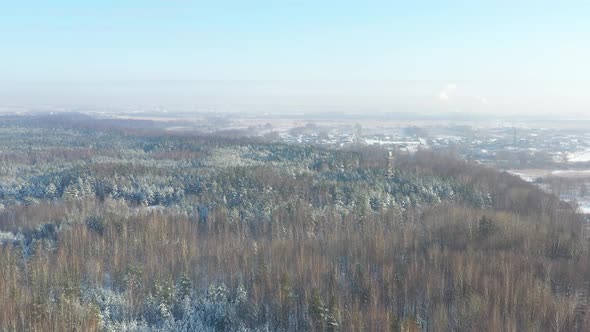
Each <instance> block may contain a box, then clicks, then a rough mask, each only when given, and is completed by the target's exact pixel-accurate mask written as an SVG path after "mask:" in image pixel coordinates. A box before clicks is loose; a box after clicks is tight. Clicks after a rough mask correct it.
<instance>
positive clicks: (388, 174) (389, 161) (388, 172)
mask: <svg viewBox="0 0 590 332" xmlns="http://www.w3.org/2000/svg"><path fill="white" fill-rule="evenodd" d="M394 161H395V157H394V156H393V151H389V153H388V155H387V170H386V172H385V176H386V177H388V178H391V177H393V175H394V172H393V171H394V168H393V162H394Z"/></svg>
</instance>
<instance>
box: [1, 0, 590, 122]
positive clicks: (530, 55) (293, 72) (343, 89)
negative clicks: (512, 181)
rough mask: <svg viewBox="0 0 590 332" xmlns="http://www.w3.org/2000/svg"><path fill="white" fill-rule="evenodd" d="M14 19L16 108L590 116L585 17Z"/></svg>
mask: <svg viewBox="0 0 590 332" xmlns="http://www.w3.org/2000/svg"><path fill="white" fill-rule="evenodd" d="M1 7H2V12H3V13H4V15H3V16H4V19H3V20H2V22H0V31H2V33H0V42H2V45H3V46H4V47H3V49H4V51H3V52H2V54H0V73H2V76H1V77H0V107H35V106H40V105H55V106H64V107H66V108H67V107H72V106H76V105H91V106H96V107H126V106H129V105H134V106H137V107H148V108H149V107H151V108H154V107H171V108H175V107H176V108H183V109H197V108H209V109H211V110H212V111H224V110H227V109H235V110H257V111H268V112H272V111H280V110H281V109H301V110H304V111H310V112H311V111H339V110H343V111H348V110H358V111H370V112H427V113H432V112H434V113H437V112H439V113H441V114H443V113H474V114H500V115H512V114H515V113H517V114H521V115H543V114H547V115H548V116H549V115H551V116H561V117H585V116H587V114H589V113H590V112H589V108H590V107H589V106H590V93H588V92H589V91H588V86H590V84H589V83H590V81H589V77H590V65H589V64H588V61H587V59H588V58H590V47H589V46H588V43H587V40H586V39H587V32H588V31H590V23H589V22H588V20H587V13H588V12H589V11H588V9H590V5H589V4H587V3H583V2H580V3H573V2H572V3H570V4H568V5H564V4H553V3H550V2H538V1H535V2H533V1H530V2H528V1H525V2H520V3H518V4H514V3H512V2H494V3H489V4H470V3H462V2H452V3H447V4H442V3H438V2H426V3H423V4H421V5H417V4H407V3H395V2H386V1H373V2H368V3H363V4H362V5H361V4H355V3H351V2H332V1H327V2H323V3H322V4H317V3H315V2H310V1H300V2H281V3H276V2H266V3H265V2H255V3H248V4H244V3H240V2H229V3H224V4H211V3H202V2H184V1H166V2H163V1H147V2H143V1H141V2H140V1H126V2H125V3H124V4H120V3H116V2H111V1H104V2H101V3H100V4H94V5H92V6H89V5H85V4H82V3H78V2H72V1H67V0H60V1H56V2H52V3H45V2H41V1H33V2H32V3H31V2H29V3H27V4H26V6H25V5H24V4H17V3H13V4H3V5H1Z"/></svg>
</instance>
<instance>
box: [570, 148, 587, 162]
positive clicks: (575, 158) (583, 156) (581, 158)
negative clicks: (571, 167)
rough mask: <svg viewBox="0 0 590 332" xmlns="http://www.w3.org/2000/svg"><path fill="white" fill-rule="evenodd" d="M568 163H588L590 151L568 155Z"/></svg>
mask: <svg viewBox="0 0 590 332" xmlns="http://www.w3.org/2000/svg"><path fill="white" fill-rule="evenodd" d="M567 157H568V161H569V162H572V163H584V162H588V161H590V150H585V151H578V152H572V153H568V155H567Z"/></svg>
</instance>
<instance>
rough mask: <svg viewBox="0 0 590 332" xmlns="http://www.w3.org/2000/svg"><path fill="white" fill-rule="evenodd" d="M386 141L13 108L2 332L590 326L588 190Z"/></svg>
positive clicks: (7, 134) (0, 122) (4, 151)
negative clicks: (279, 137)
mask: <svg viewBox="0 0 590 332" xmlns="http://www.w3.org/2000/svg"><path fill="white" fill-rule="evenodd" d="M387 155H388V151H387V150H385V149H384V148H383V147H366V146H365V147H362V146H358V147H353V148H347V149H339V150H328V149H325V148H320V147H314V146H307V145H287V144H278V143H268V142H265V141H264V140H262V139H258V138H243V139H241V138H227V137H222V136H219V135H211V134H209V135H198V134H190V133H184V132H173V131H166V130H163V129H161V128H159V127H158V126H157V125H154V124H152V123H151V122H150V121H129V120H96V119H90V118H87V117H85V116H81V115H79V116H78V115H71V116H59V115H56V116H2V117H0V331H13V330H18V331H25V330H26V331H71V330H76V331H444V330H453V331H488V330H489V331H544V330H548V331H575V330H580V331H582V330H585V331H588V330H590V307H589V303H588V300H589V295H590V286H589V284H588V280H590V248H589V244H590V242H589V240H588V237H587V234H586V220H585V219H584V217H583V216H582V215H579V214H577V213H576V212H575V209H574V208H573V207H571V206H569V205H568V204H566V203H563V202H560V201H559V199H558V198H556V197H555V196H553V195H550V194H547V193H544V192H542V191H541V190H540V189H538V188H536V187H535V186H533V185H532V184H529V183H526V182H524V181H522V180H520V179H519V178H517V177H515V176H512V175H510V174H507V173H499V172H497V171H494V170H492V169H489V168H484V167H481V166H478V165H474V164H470V163H468V162H465V161H461V160H458V159H457V158H455V157H454V156H452V155H445V154H441V153H435V152H429V151H418V152H416V153H415V154H407V153H401V152H400V153H395V154H394V155H395V162H394V163H393V165H391V164H389V163H388V160H387ZM388 167H393V172H392V173H391V172H388ZM390 173H391V174H390Z"/></svg>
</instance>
